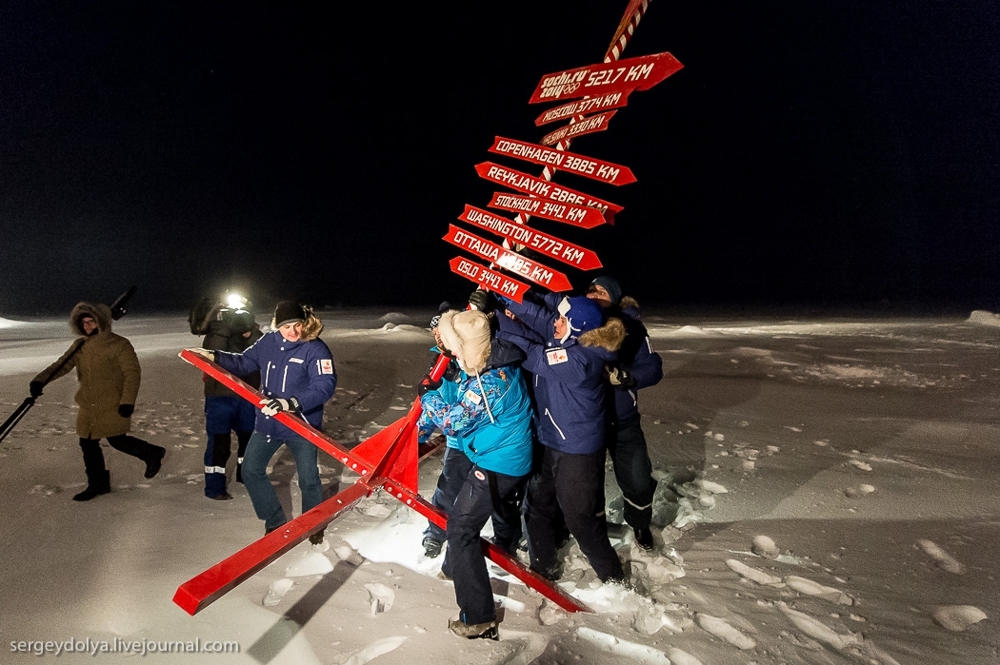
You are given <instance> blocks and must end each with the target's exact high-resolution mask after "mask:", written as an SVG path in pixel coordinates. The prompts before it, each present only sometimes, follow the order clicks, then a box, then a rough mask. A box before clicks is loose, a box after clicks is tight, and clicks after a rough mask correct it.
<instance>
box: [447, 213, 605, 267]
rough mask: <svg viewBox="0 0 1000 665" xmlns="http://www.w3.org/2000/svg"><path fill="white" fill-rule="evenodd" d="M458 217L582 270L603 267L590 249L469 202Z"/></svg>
mask: <svg viewBox="0 0 1000 665" xmlns="http://www.w3.org/2000/svg"><path fill="white" fill-rule="evenodd" d="M458 218H459V219H460V220H462V221H463V222H468V223H469V224H475V225H476V226H478V227H479V228H481V229H486V230H487V231H490V232H492V233H496V234H498V235H502V236H503V237H504V238H507V239H508V240H510V241H512V242H515V243H517V244H520V245H524V246H525V247H527V248H528V249H531V250H534V251H536V252H538V253H540V254H545V255H546V256H551V257H552V258H554V259H556V260H557V261H562V262H563V263H568V264H569V265H571V266H573V267H575V268H579V269H580V270H594V269H595V268H600V267H601V260H600V259H599V258H597V254H595V253H594V252H592V251H590V250H589V249H584V248H583V247H579V246H577V245H574V244H573V243H571V242H567V241H565V240H561V239H560V238H556V237H555V236H550V235H549V234H547V233H542V232H541V231H536V230H535V229H532V228H528V227H527V226H525V225H524V224H518V223H516V222H514V221H512V220H509V219H506V218H504V217H500V216H499V215H494V214H493V213H492V212H489V211H488V210H483V209H482V208H477V207H475V206H471V205H469V204H466V205H465V210H464V211H463V212H462V214H461V215H459V216H458Z"/></svg>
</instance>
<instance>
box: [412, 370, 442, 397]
mask: <svg viewBox="0 0 1000 665" xmlns="http://www.w3.org/2000/svg"><path fill="white" fill-rule="evenodd" d="M440 387H441V379H438V380H437V381H435V380H434V379H432V378H431V375H430V374H428V375H427V376H425V377H424V378H422V379H420V385H418V386H417V395H419V396H420V397H423V396H424V395H426V394H427V393H428V392H430V391H431V390H437V389H438V388H440Z"/></svg>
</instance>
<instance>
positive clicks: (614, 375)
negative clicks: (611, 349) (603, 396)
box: [607, 367, 636, 390]
mask: <svg viewBox="0 0 1000 665" xmlns="http://www.w3.org/2000/svg"><path fill="white" fill-rule="evenodd" d="M607 372H608V381H610V382H611V385H613V386H614V387H615V388H617V389H619V390H632V389H633V388H635V386H636V382H635V377H634V376H632V375H631V374H630V373H628V372H626V371H625V370H624V369H622V368H621V367H608V368H607Z"/></svg>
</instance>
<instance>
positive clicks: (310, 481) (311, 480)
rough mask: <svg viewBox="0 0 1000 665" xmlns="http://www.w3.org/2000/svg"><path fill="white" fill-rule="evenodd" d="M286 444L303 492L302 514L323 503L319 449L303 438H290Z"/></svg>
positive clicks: (286, 440)
mask: <svg viewBox="0 0 1000 665" xmlns="http://www.w3.org/2000/svg"><path fill="white" fill-rule="evenodd" d="M284 444H285V445H286V446H288V449H289V450H290V451H292V458H293V459H294V460H295V470H296V471H297V472H298V474H299V489H300V490H301V491H302V512H307V511H309V510H312V509H313V508H315V507H316V506H318V505H319V504H320V503H321V502H322V501H323V483H322V482H321V481H320V479H319V463H318V461H317V459H318V452H319V448H317V447H316V446H314V445H313V444H311V443H309V442H308V441H307V440H305V439H304V438H302V437H301V436H296V437H289V438H287V439H285V441H284Z"/></svg>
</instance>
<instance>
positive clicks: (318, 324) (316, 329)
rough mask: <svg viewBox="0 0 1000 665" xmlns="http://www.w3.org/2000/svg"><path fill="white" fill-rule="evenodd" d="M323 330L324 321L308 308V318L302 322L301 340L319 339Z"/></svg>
mask: <svg viewBox="0 0 1000 665" xmlns="http://www.w3.org/2000/svg"><path fill="white" fill-rule="evenodd" d="M322 332H323V322H322V321H320V319H319V317H318V316H316V315H315V314H313V313H312V310H306V320H305V321H303V322H302V337H301V338H299V339H300V341H303V342H309V341H311V340H314V339H319V336H320V333H322Z"/></svg>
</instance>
